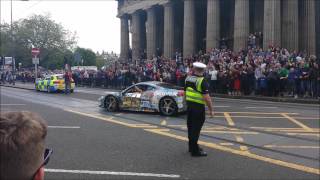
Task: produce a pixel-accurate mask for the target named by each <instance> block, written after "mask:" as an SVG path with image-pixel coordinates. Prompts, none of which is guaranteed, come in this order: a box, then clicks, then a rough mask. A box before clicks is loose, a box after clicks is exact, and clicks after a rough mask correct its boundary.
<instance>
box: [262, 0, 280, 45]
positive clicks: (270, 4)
mask: <svg viewBox="0 0 320 180" xmlns="http://www.w3.org/2000/svg"><path fill="white" fill-rule="evenodd" d="M280 5H281V1H279V0H265V1H264V18H263V19H264V20H263V22H264V23H263V49H268V47H269V45H274V46H280V45H281V6H280Z"/></svg>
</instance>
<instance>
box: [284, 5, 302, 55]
mask: <svg viewBox="0 0 320 180" xmlns="http://www.w3.org/2000/svg"><path fill="white" fill-rule="evenodd" d="M298 8H299V2H298V0H283V12H282V34H281V36H282V47H285V48H287V49H288V50H289V51H293V50H298V49H299V13H298V12H299V9H298Z"/></svg>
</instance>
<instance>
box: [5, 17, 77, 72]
mask: <svg viewBox="0 0 320 180" xmlns="http://www.w3.org/2000/svg"><path fill="white" fill-rule="evenodd" d="M3 27H4V28H3ZM1 35H3V36H2V37H1V54H3V55H5V56H10V55H11V54H14V56H15V57H16V59H17V63H19V62H21V63H23V65H31V63H32V61H31V58H32V57H31V49H32V47H36V48H40V55H39V57H40V65H41V66H44V67H46V68H50V69H55V68H58V69H61V68H63V63H64V56H65V55H66V54H70V51H72V50H73V49H74V47H75V45H76V35H75V33H71V32H70V31H68V30H66V29H65V28H64V27H63V26H62V25H61V24H58V23H56V22H55V21H54V20H52V19H51V18H50V16H49V15H45V16H44V15H32V16H30V17H29V18H26V19H21V20H19V21H15V22H14V23H13V32H12V36H11V29H10V26H8V24H5V23H4V24H1ZM11 39H13V49H14V51H13V52H10V50H11V49H12V48H11V47H12V46H10V43H11ZM8 41H9V42H8ZM61 62H62V65H61Z"/></svg>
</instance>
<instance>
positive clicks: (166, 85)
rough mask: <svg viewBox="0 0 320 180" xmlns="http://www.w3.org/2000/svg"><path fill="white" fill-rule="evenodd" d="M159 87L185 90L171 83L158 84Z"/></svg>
mask: <svg viewBox="0 0 320 180" xmlns="http://www.w3.org/2000/svg"><path fill="white" fill-rule="evenodd" d="M157 85H158V86H160V87H162V88H168V89H176V90H183V87H180V86H175V85H173V84H169V83H159V84H157Z"/></svg>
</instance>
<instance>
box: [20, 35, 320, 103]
mask: <svg viewBox="0 0 320 180" xmlns="http://www.w3.org/2000/svg"><path fill="white" fill-rule="evenodd" d="M256 42H257V39H256V37H255V35H253V34H251V35H250V36H249V38H248V48H246V49H243V50H241V51H239V52H234V51H231V50H230V49H227V48H215V49H212V50H211V51H209V52H207V53H204V52H202V51H200V52H198V53H197V54H196V55H194V56H192V57H188V58H181V54H179V53H176V57H175V58H173V59H165V58H163V57H160V56H154V58H153V59H152V60H141V61H139V62H126V63H120V62H115V63H114V64H112V65H110V66H108V67H105V68H103V69H101V70H98V71H94V70H78V69H76V70H73V72H72V75H73V79H74V81H75V83H76V85H78V86H91V87H104V88H113V89H123V88H125V87H128V86H129V85H131V84H132V83H137V82H142V81H163V82H169V83H172V84H176V85H178V86H183V85H184V80H185V78H186V76H187V75H188V74H190V73H191V71H192V63H193V62H195V61H199V62H203V63H205V64H207V66H208V68H207V71H206V73H205V78H206V79H207V80H208V82H209V83H210V88H211V93H220V94H229V95H232V96H237V95H264V96H292V97H295V98H297V97H314V98H318V97H319V96H320V77H319V59H317V58H316V57H315V56H312V55H311V56H308V55H306V53H303V52H297V51H293V52H289V51H288V50H287V49H285V48H280V47H274V46H271V45H270V46H269V48H268V49H267V50H263V49H262V48H260V46H259V45H257V43H256ZM46 73H48V72H46ZM49 73H52V72H49ZM55 73H63V72H60V71H59V70H57V71H55ZM32 74H33V73H32V72H30V73H21V74H19V77H18V78H20V79H22V80H25V79H27V80H30V78H32ZM42 74H43V73H42Z"/></svg>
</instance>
